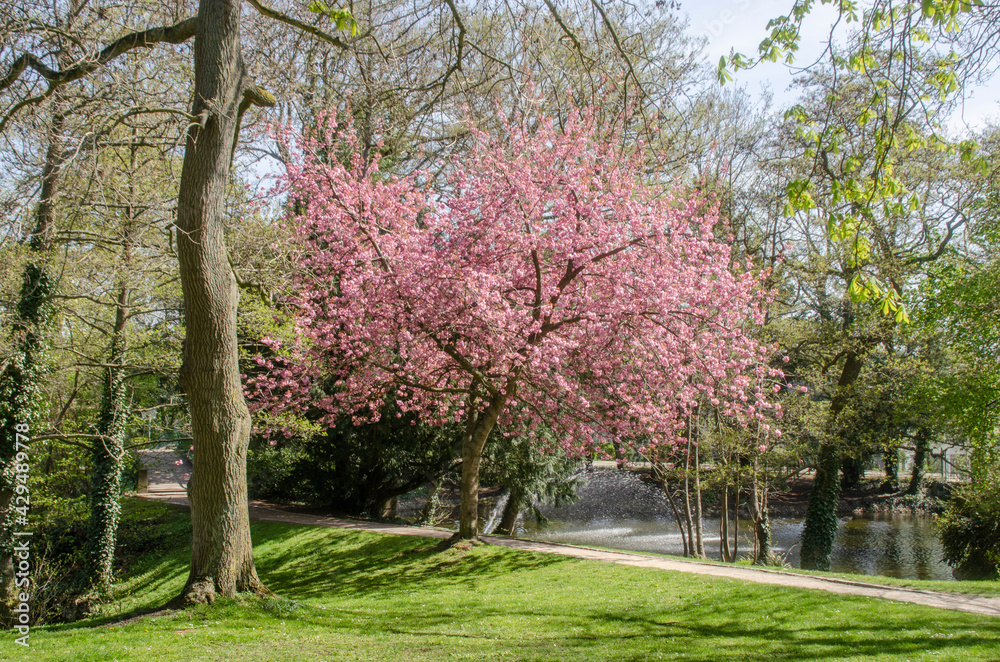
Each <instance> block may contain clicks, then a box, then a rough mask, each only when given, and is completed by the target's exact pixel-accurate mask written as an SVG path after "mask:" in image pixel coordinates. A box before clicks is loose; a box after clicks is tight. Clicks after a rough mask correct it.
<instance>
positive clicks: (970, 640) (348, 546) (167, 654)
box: [0, 513, 1000, 662]
mask: <svg viewBox="0 0 1000 662" xmlns="http://www.w3.org/2000/svg"><path fill="white" fill-rule="evenodd" d="M183 516H184V515H183V513H180V514H177V513H175V514H173V515H172V517H174V518H178V517H183ZM175 525H176V522H175ZM253 533H254V540H255V541H256V542H257V544H256V547H255V552H256V557H257V567H258V570H259V572H260V575H261V577H262V578H263V579H264V581H265V582H266V583H267V584H268V586H270V587H271V588H272V589H273V590H275V591H276V592H277V593H278V594H279V595H280V596H281V597H280V598H276V599H270V600H256V599H243V600H235V601H233V600H221V601H219V602H217V603H216V604H214V605H211V606H202V607H196V608H191V609H187V610H183V611H180V612H175V613H171V614H168V615H161V616H155V617H147V618H144V619H139V620H135V621H131V622H128V623H125V624H118V625H114V624H111V625H108V622H109V619H110V617H111V615H113V614H115V613H123V612H127V611H130V610H132V609H136V608H142V607H152V606H156V605H157V604H161V603H163V602H165V601H166V600H167V599H168V598H170V597H172V596H173V595H175V594H176V593H177V592H179V590H180V588H181V587H182V585H183V583H184V579H185V578H186V564H187V561H188V553H189V552H188V550H187V549H186V548H185V547H184V546H183V545H182V546H178V547H176V548H175V549H173V550H171V551H168V552H166V553H164V554H162V555H160V556H158V557H157V558H150V559H148V562H147V563H146V564H145V565H140V564H136V565H134V566H133V570H134V571H135V574H134V575H133V576H130V577H129V578H127V579H126V581H125V582H124V583H123V584H122V591H121V593H122V597H121V599H120V600H119V602H117V603H112V604H111V605H108V607H107V609H106V613H105V614H104V615H102V616H101V617H98V618H94V619H91V620H90V621H85V622H81V623H74V624H69V625H60V626H50V627H46V628H39V629H36V630H34V631H33V632H32V635H31V643H32V646H31V648H30V650H27V651H24V650H18V649H19V648H20V647H17V646H15V645H13V641H12V639H13V637H12V636H11V637H9V638H8V639H9V640H8V641H6V642H4V643H3V645H2V648H0V659H32V660H66V661H71V660H81V661H83V660H88V661H89V660H95V661H96V660H101V661H105V660H123V661H124V660H141V661H142V662H168V661H172V660H226V661H227V662H242V661H244V660H246V661H252V660H268V661H272V660H310V661H322V660H393V661H408V660H574V661H575V660H659V659H663V660H674V659H676V660H694V661H698V662H708V661H715V660H718V661H729V660H788V661H792V660H796V661H797V660H865V661H867V660H876V661H881V660H886V661H888V660H892V661H898V662H903V661H904V660H911V661H916V660H955V661H956V662H957V661H960V660H961V661H968V660H984V661H986V660H1000V619H997V618H991V617H986V616H977V615H972V614H963V613H958V612H951V611H944V610H937V609H932V608H928V607H920V606H916V605H907V604H897V603H890V602H885V601H880V600H876V599H868V598H856V597H845V596H837V595H833V594H829V593H825V592H820V591H805V590H798V589H790V588H781V587H773V586H765V585H760V584H747V583H741V582H737V581H733V580H725V579H715V578H708V577H703V576H697V575H688V574H678V573H669V572H664V571H657V570H651V569H646V568H635V567H626V566H619V565H616V564H611V563H598V562H589V561H581V560H576V559H570V558H565V557H557V556H549V555H542V554H532V553H525V552H519V551H515V550H510V549H504V548H498V547H489V546H481V547H477V548H474V549H472V550H470V551H466V552H463V551H458V550H450V551H447V552H434V551H431V550H429V549H422V548H426V547H427V546H428V545H430V544H432V543H433V542H434V541H430V540H427V539H422V538H413V537H398V536H389V535H382V534H375V533H365V532H356V531H345V530H338V529H323V528H316V527H304V526H293V525H284V524H275V523H257V524H254V527H253ZM102 624H103V626H102Z"/></svg>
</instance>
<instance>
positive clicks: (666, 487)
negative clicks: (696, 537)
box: [653, 465, 690, 556]
mask: <svg viewBox="0 0 1000 662" xmlns="http://www.w3.org/2000/svg"><path fill="white" fill-rule="evenodd" d="M653 471H654V474H657V475H659V477H660V486H661V487H662V488H663V493H664V494H665V495H667V501H669V502H670V510H672V511H673V513H674V521H675V522H677V530H678V531H680V532H681V546H682V548H683V550H684V556H689V555H690V549H689V547H688V538H687V535H686V532H685V530H684V522H683V521H682V520H681V513H680V510H678V508H677V501H676V499H674V493H673V490H671V489H670V482H669V480H668V479H667V473H666V471H665V470H663V469H658V468H657V465H653Z"/></svg>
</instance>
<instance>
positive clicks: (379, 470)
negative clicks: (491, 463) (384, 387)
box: [247, 403, 459, 517]
mask: <svg viewBox="0 0 1000 662" xmlns="http://www.w3.org/2000/svg"><path fill="white" fill-rule="evenodd" d="M458 433H459V430H458V427H457V426H449V427H444V428H435V427H432V426H428V425H424V424H422V423H418V422H417V420H416V418H415V416H414V415H413V414H402V413H401V412H400V411H399V410H398V408H397V407H396V406H395V405H394V404H393V403H388V404H387V405H386V406H385V408H384V409H383V411H382V418H381V420H380V421H379V422H378V423H369V424H365V425H354V424H353V423H352V421H351V417H350V416H344V417H343V418H342V419H341V420H340V421H339V423H338V425H337V426H335V427H333V428H331V429H329V430H327V431H325V432H322V433H319V434H316V435H314V436H312V437H311V438H308V439H303V438H292V439H288V440H282V441H277V440H273V439H272V440H268V439H266V438H264V437H259V436H258V437H255V438H254V439H253V440H252V441H251V448H250V451H249V455H248V459H247V474H248V481H249V483H250V492H251V494H252V495H253V496H255V497H258V498H269V497H270V498H281V499H290V500H298V501H306V502H310V503H315V504H322V505H324V506H328V507H332V508H336V509H338V510H341V511H343V512H345V513H348V514H352V515H365V516H369V517H380V516H381V514H382V512H381V509H382V507H383V505H384V504H385V503H386V502H387V501H388V500H389V499H392V498H393V497H396V496H399V495H402V494H405V493H407V492H410V491H412V490H414V489H416V488H417V487H419V486H420V485H421V484H423V483H425V482H427V481H429V480H431V479H433V478H434V477H436V476H439V475H441V474H442V473H444V472H445V471H447V470H448V469H449V468H450V467H451V466H452V463H453V460H454V458H455V456H456V441H457V439H458ZM270 441H275V444H274V445H271V443H270Z"/></svg>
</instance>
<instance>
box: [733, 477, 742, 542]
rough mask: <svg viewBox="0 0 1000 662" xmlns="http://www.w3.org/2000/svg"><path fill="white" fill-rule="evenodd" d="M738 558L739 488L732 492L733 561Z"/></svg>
mask: <svg viewBox="0 0 1000 662" xmlns="http://www.w3.org/2000/svg"><path fill="white" fill-rule="evenodd" d="M738 558H740V487H739V485H737V486H736V491H735V492H733V561H735V560H737V559H738Z"/></svg>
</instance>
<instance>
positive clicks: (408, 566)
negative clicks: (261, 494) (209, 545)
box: [254, 522, 569, 599]
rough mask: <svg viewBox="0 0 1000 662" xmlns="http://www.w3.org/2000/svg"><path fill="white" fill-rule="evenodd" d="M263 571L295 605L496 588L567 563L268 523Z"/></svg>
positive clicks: (259, 535) (263, 529)
mask: <svg viewBox="0 0 1000 662" xmlns="http://www.w3.org/2000/svg"><path fill="white" fill-rule="evenodd" d="M254 539H255V540H257V541H259V544H260V546H259V547H258V550H257V552H256V565H257V571H258V573H259V574H260V576H261V579H262V580H263V581H264V583H265V584H266V585H267V586H268V587H269V588H270V589H271V590H273V591H275V592H276V593H278V594H279V595H282V596H284V597H288V598H293V599H295V598H310V597H318V596H327V597H341V596H351V595H370V594H377V593H378V592H380V591H383V590H387V589H391V590H394V591H407V590H413V589H417V588H420V586H421V585H423V584H424V583H425V582H433V583H434V584H435V585H442V586H443V585H454V584H459V583H466V582H489V581H490V580H491V579H492V578H495V577H499V576H503V575H508V574H510V573H514V572H519V571H524V570H530V569H534V568H542V567H547V566H552V565H557V564H560V563H566V562H567V561H569V560H568V559H564V558H559V557H554V556H549V555H544V554H525V553H512V552H511V551H510V550H507V549H502V548H497V547H490V546H479V547H476V548H474V549H472V550H469V551H464V550H460V549H448V550H445V551H436V550H434V549H433V546H434V545H435V543H436V542H437V540H434V539H429V538H420V537H415V536H397V535H390V534H381V533H371V532H359V531H343V530H339V529H313V530H308V531H304V530H303V529H302V528H301V527H292V526H289V525H285V524H277V523H271V522H261V523H257V524H255V525H254Z"/></svg>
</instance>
